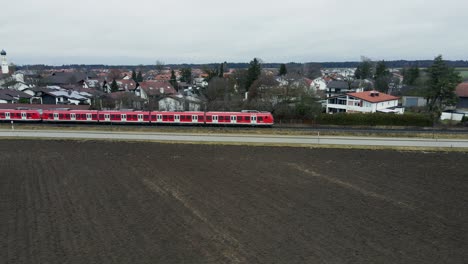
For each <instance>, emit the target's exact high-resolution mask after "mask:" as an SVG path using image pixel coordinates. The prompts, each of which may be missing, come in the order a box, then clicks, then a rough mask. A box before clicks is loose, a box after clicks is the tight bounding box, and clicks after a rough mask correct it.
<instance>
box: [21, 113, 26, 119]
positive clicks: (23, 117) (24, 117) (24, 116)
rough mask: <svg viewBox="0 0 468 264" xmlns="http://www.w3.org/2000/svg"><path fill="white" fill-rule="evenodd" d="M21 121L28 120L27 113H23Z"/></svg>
mask: <svg viewBox="0 0 468 264" xmlns="http://www.w3.org/2000/svg"><path fill="white" fill-rule="evenodd" d="M21 119H22V120H26V113H23V112H22V113H21Z"/></svg>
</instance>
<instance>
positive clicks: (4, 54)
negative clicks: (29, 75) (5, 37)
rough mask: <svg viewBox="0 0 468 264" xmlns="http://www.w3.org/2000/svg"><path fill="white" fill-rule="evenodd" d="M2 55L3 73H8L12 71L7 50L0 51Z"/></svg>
mask: <svg viewBox="0 0 468 264" xmlns="http://www.w3.org/2000/svg"><path fill="white" fill-rule="evenodd" d="M0 56H2V73H3V74H8V73H9V72H10V71H9V69H8V62H7V58H6V51H4V50H2V51H1V52H0Z"/></svg>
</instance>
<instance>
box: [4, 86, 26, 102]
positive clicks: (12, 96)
mask: <svg viewBox="0 0 468 264" xmlns="http://www.w3.org/2000/svg"><path fill="white" fill-rule="evenodd" d="M18 98H31V95H29V94H27V93H23V92H21V91H17V90H11V89H1V90H0V99H2V100H7V101H11V100H16V99H18Z"/></svg>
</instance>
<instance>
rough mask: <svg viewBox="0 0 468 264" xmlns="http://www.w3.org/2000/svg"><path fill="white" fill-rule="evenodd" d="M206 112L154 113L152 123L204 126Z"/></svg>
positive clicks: (152, 113)
mask: <svg viewBox="0 0 468 264" xmlns="http://www.w3.org/2000/svg"><path fill="white" fill-rule="evenodd" d="M204 122H205V113H204V112H194V111H193V112H189V111H188V112H177V111H176V112H172V111H152V112H151V123H156V124H186V125H189V124H192V125H193V124H204Z"/></svg>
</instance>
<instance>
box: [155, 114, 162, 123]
mask: <svg viewBox="0 0 468 264" xmlns="http://www.w3.org/2000/svg"><path fill="white" fill-rule="evenodd" d="M156 118H157V119H156V122H162V115H161V114H158V115H156Z"/></svg>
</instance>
